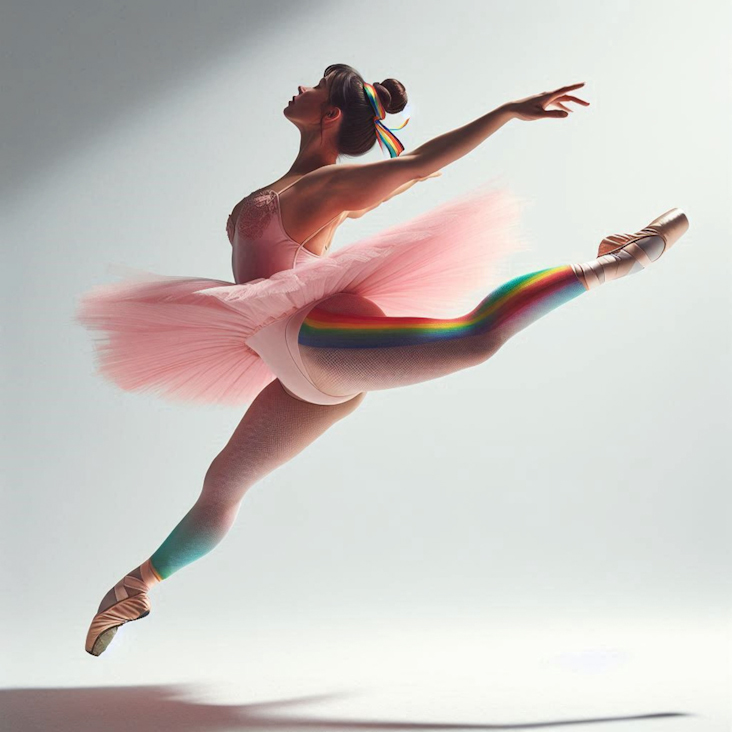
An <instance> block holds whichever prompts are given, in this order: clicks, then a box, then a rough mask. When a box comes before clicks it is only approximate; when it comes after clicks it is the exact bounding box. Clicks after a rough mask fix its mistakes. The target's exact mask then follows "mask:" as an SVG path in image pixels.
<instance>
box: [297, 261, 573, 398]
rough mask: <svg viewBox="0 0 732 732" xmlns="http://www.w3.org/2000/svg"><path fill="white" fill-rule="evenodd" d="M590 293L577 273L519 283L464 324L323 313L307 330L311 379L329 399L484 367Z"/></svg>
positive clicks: (569, 269)
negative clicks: (518, 336)
mask: <svg viewBox="0 0 732 732" xmlns="http://www.w3.org/2000/svg"><path fill="white" fill-rule="evenodd" d="M586 291H587V290H586V287H585V285H584V284H583V282H582V280H581V279H580V278H579V277H578V276H577V274H575V269H574V267H573V266H572V265H569V264H567V265H562V266H559V267H549V268H547V269H542V270H539V271H537V272H531V273H530V274H526V275H521V276H520V277H514V278H513V279H512V280H510V281H508V282H506V283H505V284H504V285H502V286H501V287H498V288H497V289H496V290H494V291H493V292H491V293H490V294H489V295H488V296H487V297H486V298H485V299H483V300H482V301H481V302H480V303H479V304H478V306H477V307H476V308H475V309H473V310H471V311H470V312H469V313H468V314H467V315H465V316H463V317H460V318H451V319H434V318H414V317H389V316H378V315H376V316H374V315H370V316H366V315H350V314H348V315H347V314H343V313H339V312H332V311H329V310H328V308H327V303H328V301H327V300H326V301H325V302H324V303H321V304H320V305H318V306H315V307H314V308H313V309H312V310H311V311H310V312H309V313H308V315H307V317H306V318H305V320H304V321H303V324H302V326H301V328H300V332H299V336H298V342H299V344H300V353H301V355H302V359H303V363H304V364H305V366H306V368H307V370H308V372H309V374H310V377H311V379H312V380H313V382H314V383H315V385H316V386H318V388H320V389H322V390H323V391H325V392H327V393H328V394H334V395H343V394H352V393H354V392H360V391H373V390H378V389H389V388H393V387H396V386H405V385H407V384H415V383H419V382H422V381H428V380H430V379H435V378H438V377H440V376H444V375H446V374H450V373H452V372H454V371H459V370H461V369H465V368H468V367H470V366H475V365H477V364H479V363H482V362H483V361H485V360H486V359H487V358H489V357H490V356H491V355H492V354H493V353H495V352H496V351H497V350H498V349H499V348H500V347H501V345H502V344H503V343H505V342H506V340H507V339H508V338H510V337H511V336H512V335H514V334H515V333H517V332H518V331H520V330H522V329H523V328H526V327H527V326H528V325H530V324H531V323H533V322H534V321H536V320H538V319H539V318H541V317H542V316H543V315H546V314H547V313H548V312H550V311H551V310H554V308H557V307H559V306H560V305H562V304H564V303H566V302H569V301H570V300H572V299H574V298H575V297H577V296H578V295H581V294H582V293H583V292H586Z"/></svg>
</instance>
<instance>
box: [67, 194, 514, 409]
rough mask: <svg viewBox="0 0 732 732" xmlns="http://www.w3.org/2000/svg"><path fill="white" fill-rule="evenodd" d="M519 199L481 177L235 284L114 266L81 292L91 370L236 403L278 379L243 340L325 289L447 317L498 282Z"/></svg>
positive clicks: (183, 396)
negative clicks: (340, 243)
mask: <svg viewBox="0 0 732 732" xmlns="http://www.w3.org/2000/svg"><path fill="white" fill-rule="evenodd" d="M523 203H524V202H523V200H522V199H519V198H518V197H516V196H515V195H513V194H512V193H510V192H509V191H508V190H506V189H505V188H502V187H491V186H490V184H484V185H482V186H480V187H478V188H474V189H472V190H471V191H469V192H468V193H465V194H462V195H459V196H457V197H455V198H453V199H451V200H449V201H447V202H446V203H443V204H441V205H439V206H436V207H434V208H432V209H430V210H428V211H426V212H425V213H422V214H420V215H418V216H416V217H413V218H411V219H409V220H407V221H405V222H403V223H400V224H396V225H394V226H391V227H389V228H387V229H384V230H382V231H380V232H377V233H376V234H373V235H370V236H367V237H365V238H363V239H360V240H358V241H356V242H354V243H352V244H349V245H346V246H344V247H343V248H341V249H339V250H337V251H335V252H333V253H332V254H330V255H328V256H325V257H322V258H319V259H315V258H313V260H312V262H310V261H309V262H307V263H306V264H304V265H302V266H298V267H297V269H290V270H283V271H281V272H277V273H276V274H274V275H273V276H271V277H269V278H260V279H256V280H252V281H250V282H245V283H242V284H236V283H234V282H227V281H224V280H216V279H209V278H205V277H181V276H167V275H160V274H155V273H151V272H146V271H143V270H133V269H129V268H120V267H114V266H113V269H117V271H118V272H119V271H122V272H123V279H122V281H120V282H115V283H111V284H104V285H99V286H97V287H95V288H94V289H92V290H90V291H89V292H87V293H85V294H84V295H82V296H81V298H80V301H79V305H78V309H77V312H76V316H75V317H76V320H77V321H78V322H80V323H81V324H83V325H84V326H86V327H87V328H89V329H90V330H91V331H92V333H93V335H94V345H95V355H96V368H97V371H98V373H99V374H101V375H102V376H103V377H105V378H106V379H108V380H110V381H111V382H113V383H115V384H116V385H117V386H119V387H120V388H122V389H124V390H126V391H137V392H145V391H148V392H152V393H155V394H156V395H157V396H160V397H163V398H166V399H171V400H175V401H183V402H191V403H199V404H223V405H231V406H234V405H237V406H238V405H245V404H248V403H249V402H251V401H252V400H253V399H254V398H255V397H256V396H257V394H258V393H259V392H260V391H261V390H262V389H263V388H264V387H265V386H267V384H269V383H270V382H271V381H272V380H273V379H275V378H276V377H277V374H276V373H274V372H273V371H272V370H271V369H270V368H269V366H267V364H265V362H264V361H263V360H262V358H260V356H259V355H258V354H257V353H256V351H254V350H253V349H252V348H250V347H248V346H247V340H248V339H249V338H251V337H252V336H253V335H254V334H255V333H257V331H259V330H260V329H261V328H263V327H264V326H266V325H269V324H270V323H273V322H274V321H276V320H279V319H281V318H285V317H287V316H288V315H290V314H291V313H293V312H295V311H296V310H298V309H300V308H302V307H303V306H305V305H307V304H308V303H315V302H317V301H319V300H322V299H323V298H324V297H327V296H328V295H331V294H332V295H335V294H338V293H353V294H356V295H361V296H363V297H366V298H368V299H370V300H372V301H373V302H375V303H376V304H377V305H378V306H379V307H380V308H381V309H382V310H383V311H384V312H385V313H386V315H388V316H413V317H415V316H416V317H430V318H446V317H457V316H459V315H461V314H464V313H465V312H468V311H469V310H471V309H472V308H473V307H475V305H476V304H477V300H476V298H478V299H480V298H482V297H484V296H485V295H487V294H488V292H489V291H490V290H491V289H492V288H493V287H494V286H496V285H497V284H498V278H499V277H500V275H501V274H502V273H505V268H503V270H504V272H502V264H501V262H502V260H503V259H504V258H505V257H507V255H509V254H511V253H512V252H515V251H519V250H525V249H527V248H528V247H527V245H526V240H525V238H523V237H522V235H521V231H520V224H521V215H520V214H521V207H522V205H523Z"/></svg>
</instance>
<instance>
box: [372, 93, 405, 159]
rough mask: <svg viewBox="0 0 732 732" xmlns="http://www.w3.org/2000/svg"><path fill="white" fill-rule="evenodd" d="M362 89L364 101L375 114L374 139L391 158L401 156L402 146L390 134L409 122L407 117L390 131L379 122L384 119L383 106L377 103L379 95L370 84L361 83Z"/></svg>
mask: <svg viewBox="0 0 732 732" xmlns="http://www.w3.org/2000/svg"><path fill="white" fill-rule="evenodd" d="M363 89H364V91H365V92H366V99H368V100H369V102H371V106H372V107H373V108H374V112H375V113H376V114H375V116H374V122H375V123H376V139H377V140H378V141H379V145H381V149H382V150H384V149H386V150H388V151H389V155H390V157H392V158H395V157H397V156H398V155H401V154H402V153H403V152H404V145H402V143H401V142H399V140H398V139H397V136H396V135H395V134H394V133H393V132H392V130H401V129H402V127H404V126H405V125H406V124H407V122H409V117H407V119H405V120H404V122H402V124H400V125H399V126H398V127H392V128H391V129H390V128H389V127H387V126H386V125H385V124H384V123H383V122H382V121H381V120H382V119H384V117H386V110H385V109H384V105H383V104H382V103H381V102H380V101H379V95H378V94H377V93H376V89H374V87H373V85H372V84H369V83H368V82H366V81H364V83H363Z"/></svg>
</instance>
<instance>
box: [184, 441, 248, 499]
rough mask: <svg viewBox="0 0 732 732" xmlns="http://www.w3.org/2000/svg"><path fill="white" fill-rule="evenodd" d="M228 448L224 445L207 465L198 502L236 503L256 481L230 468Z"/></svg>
mask: <svg viewBox="0 0 732 732" xmlns="http://www.w3.org/2000/svg"><path fill="white" fill-rule="evenodd" d="M229 449H230V448H229V447H228V446H227V447H225V448H224V449H223V450H222V451H221V452H220V453H219V454H218V455H217V456H216V457H215V458H214V459H213V461H212V462H211V465H209V467H208V470H207V471H206V475H205V476H204V478H203V486H202V488H201V494H200V496H199V498H198V501H199V502H205V503H209V504H216V505H236V504H238V503H239V502H240V501H241V499H242V498H243V497H244V494H245V493H246V492H247V491H248V490H249V488H251V486H252V485H253V484H254V483H255V482H256V480H254V479H247V478H246V477H245V476H243V475H242V474H241V471H239V473H238V474H237V473H236V472H235V471H234V470H233V469H232V464H231V460H230V459H228V455H227V450H229Z"/></svg>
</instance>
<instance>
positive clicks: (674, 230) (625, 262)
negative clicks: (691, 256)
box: [575, 208, 689, 290]
mask: <svg viewBox="0 0 732 732" xmlns="http://www.w3.org/2000/svg"><path fill="white" fill-rule="evenodd" d="M688 228H689V220H688V219H687V217H686V214H685V213H684V212H683V211H682V210H681V209H680V208H672V209H669V210H668V211H666V212H665V213H663V214H661V215H660V216H658V217H656V218H655V219H653V221H651V223H650V224H649V225H648V226H646V227H644V228H643V229H641V230H640V231H637V232H636V233H635V234H610V235H609V236H606V237H605V238H604V239H603V240H602V241H601V242H600V246H599V248H598V250H597V259H595V260H593V261H591V262H586V263H585V264H581V265H576V266H575V273H577V272H579V275H578V276H579V277H580V279H582V281H583V284H584V285H585V287H586V288H587V289H588V290H590V289H592V288H594V287H597V286H599V285H601V284H602V283H603V282H607V281H608V280H614V279H617V278H618V277H624V276H625V275H627V274H630V273H631V272H633V271H634V270H637V269H638V268H639V266H640V268H642V269H646V268H647V267H649V266H650V265H651V264H652V263H653V262H655V261H656V260H657V259H659V258H660V257H661V256H662V255H663V254H665V253H666V252H667V251H668V250H669V249H670V248H671V247H672V246H673V245H674V244H675V243H676V242H677V241H678V240H679V239H680V238H681V236H683V234H684V233H685V232H686V231H687V230H688ZM648 239H655V240H656V243H655V244H652V243H651V242H649V241H644V240H648ZM659 240H660V241H661V242H663V248H662V249H661V251H660V252H658V246H657V243H658V241H659ZM649 246H650V247H651V249H653V250H654V251H653V254H655V256H654V257H653V259H651V257H650V256H649V255H648V253H649V252H650V251H651V249H647V247H649Z"/></svg>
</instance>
